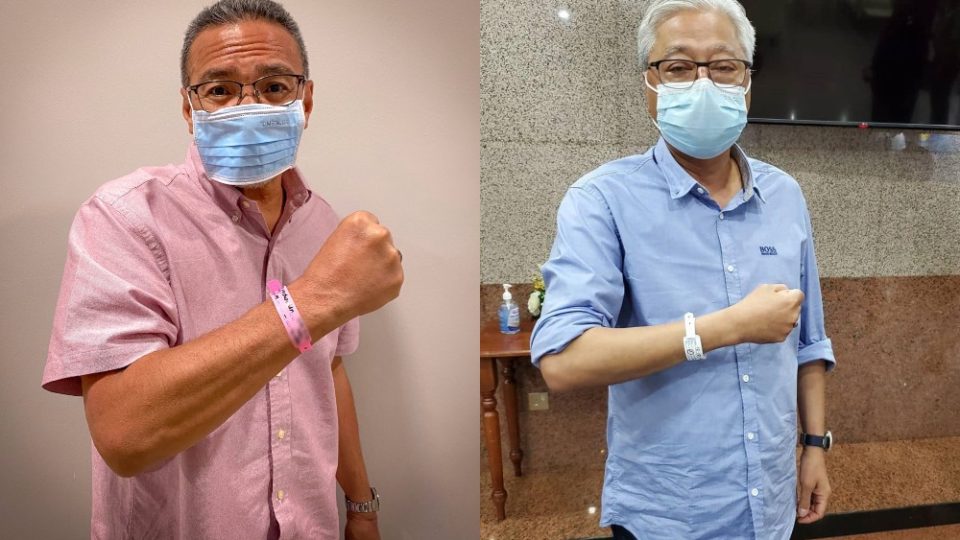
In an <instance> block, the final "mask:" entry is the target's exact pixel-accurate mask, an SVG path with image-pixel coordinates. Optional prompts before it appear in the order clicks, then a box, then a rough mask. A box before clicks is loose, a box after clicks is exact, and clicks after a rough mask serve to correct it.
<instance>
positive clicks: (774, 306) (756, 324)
mask: <svg viewBox="0 0 960 540" xmlns="http://www.w3.org/2000/svg"><path fill="white" fill-rule="evenodd" d="M802 305H803V292H802V291H799V290H797V289H787V286H786V285H760V286H759V287H757V288H756V289H754V290H753V292H751V293H750V294H748V295H747V297H746V298H744V299H743V300H741V301H739V302H737V303H736V304H734V305H733V306H732V307H731V308H730V309H731V312H732V313H735V314H736V318H737V327H738V330H739V331H740V332H741V333H742V336H741V337H742V339H740V342H741V343H780V342H781V341H783V340H785V339H787V336H789V335H790V332H792V331H793V329H794V327H795V326H796V323H797V320H798V319H799V318H800V308H801V306H802Z"/></svg>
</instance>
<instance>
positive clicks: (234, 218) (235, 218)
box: [230, 214, 240, 223]
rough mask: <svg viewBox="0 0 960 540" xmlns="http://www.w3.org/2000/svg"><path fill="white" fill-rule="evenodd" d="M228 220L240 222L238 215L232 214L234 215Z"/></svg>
mask: <svg viewBox="0 0 960 540" xmlns="http://www.w3.org/2000/svg"><path fill="white" fill-rule="evenodd" d="M230 219H232V220H233V222H234V223H236V222H238V221H240V214H234V215H232V216H231V217H230Z"/></svg>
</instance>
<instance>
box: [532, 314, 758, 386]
mask: <svg viewBox="0 0 960 540" xmlns="http://www.w3.org/2000/svg"><path fill="white" fill-rule="evenodd" d="M696 325H697V334H698V335H699V336H700V341H701V345H702V347H703V350H704V352H707V351H712V350H715V349H719V348H721V347H727V346H730V345H735V344H737V343H739V342H740V337H739V332H738V331H737V330H738V323H737V322H736V321H735V320H734V317H733V315H732V312H731V311H730V309H729V308H727V309H723V310H720V311H716V312H714V313H710V314H707V315H704V316H701V317H697V321H696ZM684 334H685V331H684V324H683V321H677V322H673V323H668V324H662V325H657V326H642V327H634V328H593V329H590V330H588V331H586V332H584V333H583V334H582V335H581V336H580V337H578V338H577V339H575V340H574V341H573V342H571V343H570V344H569V345H568V346H567V348H566V349H564V350H563V351H562V352H560V353H559V354H555V355H550V356H545V357H544V358H542V359H541V361H540V369H541V372H542V374H543V377H544V380H546V382H547V384H548V386H549V387H550V388H551V389H552V390H569V389H574V388H581V387H590V386H606V385H610V384H616V383H620V382H624V381H628V380H632V379H637V378H640V377H645V376H647V375H651V374H653V373H657V372H659V371H663V370H665V369H668V368H670V367H673V366H675V365H677V364H679V363H681V362H683V361H685V360H686V354H685V353H684V348H683V337H684ZM705 361H706V362H709V361H710V358H709V356H708V357H707V359H706V360H705Z"/></svg>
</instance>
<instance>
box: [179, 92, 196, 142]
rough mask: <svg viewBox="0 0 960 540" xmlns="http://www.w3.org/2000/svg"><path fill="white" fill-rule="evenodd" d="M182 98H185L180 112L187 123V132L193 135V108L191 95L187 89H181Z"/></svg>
mask: <svg viewBox="0 0 960 540" xmlns="http://www.w3.org/2000/svg"><path fill="white" fill-rule="evenodd" d="M180 96H181V97H183V106H182V108H181V110H180V112H181V114H183V119H184V120H186V121H187V131H189V132H190V134H191V135H193V108H191V107H190V93H189V92H188V91H187V89H186V88H181V89H180Z"/></svg>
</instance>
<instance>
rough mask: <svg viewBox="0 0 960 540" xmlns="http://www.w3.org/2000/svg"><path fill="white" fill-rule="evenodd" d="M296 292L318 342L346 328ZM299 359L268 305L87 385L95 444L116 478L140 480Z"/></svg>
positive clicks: (95, 377) (87, 407) (87, 380)
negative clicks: (337, 328)
mask: <svg viewBox="0 0 960 540" xmlns="http://www.w3.org/2000/svg"><path fill="white" fill-rule="evenodd" d="M289 289H290V292H291V295H293V296H294V298H295V299H297V305H298V307H300V308H301V311H302V312H303V316H304V318H305V319H307V321H308V325H309V326H310V329H311V334H312V336H313V337H314V338H315V339H317V338H319V337H321V336H322V335H324V334H326V333H328V332H330V331H331V330H333V329H335V328H336V327H337V326H339V324H338V322H339V320H338V317H337V316H330V315H329V314H327V315H325V314H323V313H322V310H318V309H317V308H316V306H314V305H312V304H311V299H310V298H309V297H308V296H307V295H306V294H305V291H303V290H302V289H300V288H299V287H298V286H296V283H294V284H291V285H290V287H289ZM298 291H299V294H298ZM301 299H303V300H304V301H303V302H302V303H301V301H300V300H301ZM298 354H299V353H298V352H297V350H296V349H295V348H294V347H293V346H292V345H291V343H290V341H289V338H288V337H287V333H286V330H285V329H284V327H283V324H282V322H281V320H280V317H278V316H277V312H276V310H275V308H274V307H273V305H272V302H271V301H270V300H267V301H266V302H263V303H261V304H260V305H258V306H256V307H254V308H253V309H251V310H250V311H249V312H247V313H246V314H245V315H243V316H242V317H240V318H239V319H237V320H236V321H233V322H231V323H229V324H227V325H224V326H222V327H220V328H218V329H216V330H214V331H212V332H209V333H207V334H205V335H203V336H201V337H199V338H197V339H195V340H192V341H190V342H188V343H185V344H183V345H180V346H178V347H173V348H169V349H163V350H159V351H156V352H153V353H150V354H148V355H146V356H144V357H142V358H140V359H139V360H137V361H136V362H134V363H132V364H131V365H130V366H128V367H127V368H125V369H123V370H122V371H115V372H108V373H103V374H97V375H91V376H86V377H83V391H84V402H85V410H86V414H87V422H88V424H89V426H90V433H91V436H92V438H93V441H94V443H95V445H96V446H97V449H98V451H99V452H100V454H101V455H102V456H103V458H104V460H105V461H106V462H107V464H108V465H110V467H111V468H112V469H113V470H114V471H115V472H117V473H118V474H120V475H123V476H132V475H135V474H138V473H140V472H142V471H144V470H147V469H149V468H150V467H152V466H153V465H155V464H156V463H159V462H161V461H163V460H165V459H167V458H170V457H172V456H174V455H176V454H177V453H179V452H181V451H183V450H185V449H187V448H189V447H191V446H193V445H194V444H196V443H197V442H198V441H200V440H201V439H203V438H204V437H205V436H207V435H208V434H209V433H210V432H212V431H213V430H214V429H216V428H217V427H218V426H220V425H221V424H223V422H225V421H226V420H227V419H228V418H229V417H230V416H231V415H233V413H235V412H236V411H237V410H238V409H239V408H240V407H241V406H243V404H245V403H246V402H247V401H249V400H250V398H252V397H253V396H254V395H255V394H256V393H257V392H258V391H259V390H260V389H261V388H263V386H264V385H266V384H267V382H268V381H269V380H270V379H271V378H272V377H273V376H275V375H276V374H277V373H278V372H280V370H282V369H283V368H284V367H285V366H286V365H287V364H288V363H290V361H292V360H293V359H294V358H296V357H297V355H298Z"/></svg>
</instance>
